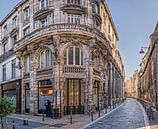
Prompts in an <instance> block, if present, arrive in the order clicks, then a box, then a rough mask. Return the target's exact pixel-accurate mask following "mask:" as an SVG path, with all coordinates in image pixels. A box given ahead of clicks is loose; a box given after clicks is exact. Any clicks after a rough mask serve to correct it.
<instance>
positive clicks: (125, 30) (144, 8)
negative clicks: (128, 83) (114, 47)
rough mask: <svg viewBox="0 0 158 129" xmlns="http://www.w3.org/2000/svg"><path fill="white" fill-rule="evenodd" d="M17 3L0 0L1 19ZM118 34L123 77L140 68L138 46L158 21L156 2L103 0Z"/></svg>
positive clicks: (145, 0) (147, 0) (155, 0)
mask: <svg viewBox="0 0 158 129" xmlns="http://www.w3.org/2000/svg"><path fill="white" fill-rule="evenodd" d="M18 1H20V0H1V5H0V20H2V19H3V18H4V17H5V16H6V15H7V14H8V13H9V11H10V10H11V9H12V8H13V7H14V6H15V5H16V4H17V3H18ZM106 2H107V4H108V6H109V9H110V11H111V13H112V17H113V20H114V23H115V24H116V28H117V31H118V34H119V38H120V40H119V50H120V52H121V55H122V58H123V61H124V65H125V70H126V77H127V78H129V77H130V75H131V74H132V73H133V71H134V70H136V69H137V68H138V67H139V63H140V61H141V58H142V56H143V55H140V54H139V50H140V48H141V46H148V42H149V36H150V34H151V33H152V32H153V30H154V27H155V25H156V23H157V20H158V0H106Z"/></svg>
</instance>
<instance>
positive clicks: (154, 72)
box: [138, 24, 158, 109]
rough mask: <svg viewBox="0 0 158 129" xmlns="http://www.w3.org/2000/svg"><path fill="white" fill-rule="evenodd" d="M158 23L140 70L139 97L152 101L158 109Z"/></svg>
mask: <svg viewBox="0 0 158 129" xmlns="http://www.w3.org/2000/svg"><path fill="white" fill-rule="evenodd" d="M157 42H158V24H157V25H156V27H155V30H154V32H153V33H152V35H151V36H150V44H149V47H148V49H147V52H146V53H145V55H144V57H143V59H142V61H141V64H140V71H139V87H138V94H139V98H141V99H144V100H146V101H148V102H150V103H152V104H153V105H154V106H155V107H156V108H157V109H158V100H157V99H158V95H157V81H158V80H157V77H158V69H157V68H158V67H157V66H158V56H157V53H158V50H157V49H158V47H157Z"/></svg>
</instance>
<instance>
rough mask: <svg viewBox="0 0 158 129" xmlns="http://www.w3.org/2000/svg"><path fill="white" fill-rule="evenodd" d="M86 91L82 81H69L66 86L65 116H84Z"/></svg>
mask: <svg viewBox="0 0 158 129" xmlns="http://www.w3.org/2000/svg"><path fill="white" fill-rule="evenodd" d="M83 96H84V90H83V87H82V80H81V79H67V80H66V85H65V86H64V114H65V115H68V114H70V113H72V114H83V113H84V104H83V99H82V98H83Z"/></svg>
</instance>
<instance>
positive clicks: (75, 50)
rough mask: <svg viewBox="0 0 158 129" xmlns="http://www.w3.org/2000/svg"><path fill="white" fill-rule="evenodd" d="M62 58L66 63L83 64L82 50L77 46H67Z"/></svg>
mask: <svg viewBox="0 0 158 129" xmlns="http://www.w3.org/2000/svg"><path fill="white" fill-rule="evenodd" d="M64 60H65V64H66V65H83V52H82V50H81V49H80V48H79V47H75V46H73V47H69V48H67V49H66V52H65V59H64Z"/></svg>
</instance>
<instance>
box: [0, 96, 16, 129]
mask: <svg viewBox="0 0 158 129" xmlns="http://www.w3.org/2000/svg"><path fill="white" fill-rule="evenodd" d="M13 103H14V100H13V99H7V98H3V97H0V117H3V118H4V128H5V129H9V128H8V115H10V114H11V113H14V112H15V108H14V105H13Z"/></svg>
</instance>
